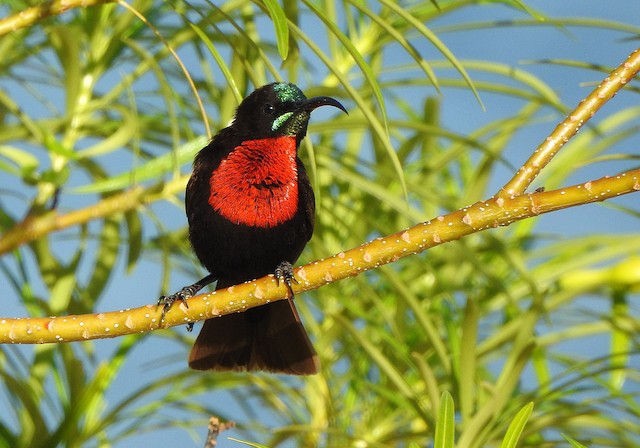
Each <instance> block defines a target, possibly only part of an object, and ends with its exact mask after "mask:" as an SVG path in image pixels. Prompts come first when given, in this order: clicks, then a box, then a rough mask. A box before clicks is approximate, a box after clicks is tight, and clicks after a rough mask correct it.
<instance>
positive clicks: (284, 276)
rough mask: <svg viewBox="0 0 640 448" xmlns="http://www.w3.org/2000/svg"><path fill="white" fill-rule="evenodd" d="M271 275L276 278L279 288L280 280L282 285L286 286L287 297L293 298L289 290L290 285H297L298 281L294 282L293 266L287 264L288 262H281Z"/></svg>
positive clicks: (291, 290) (291, 291) (290, 289)
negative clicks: (294, 283)
mask: <svg viewBox="0 0 640 448" xmlns="http://www.w3.org/2000/svg"><path fill="white" fill-rule="evenodd" d="M273 275H274V276H275V278H276V284H277V285H278V286H280V280H282V281H283V282H284V284H285V285H287V290H288V291H289V296H290V297H293V289H292V288H291V284H292V283H293V282H296V283H298V280H296V277H295V275H293V266H292V265H291V263H289V262H288V261H283V262H282V263H280V264H279V265H278V267H276V270H275V271H274V273H273Z"/></svg>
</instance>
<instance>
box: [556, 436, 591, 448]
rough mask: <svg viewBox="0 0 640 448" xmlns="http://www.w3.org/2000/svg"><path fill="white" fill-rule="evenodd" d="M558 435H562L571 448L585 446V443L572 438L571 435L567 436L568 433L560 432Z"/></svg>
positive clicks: (582, 447)
mask: <svg viewBox="0 0 640 448" xmlns="http://www.w3.org/2000/svg"><path fill="white" fill-rule="evenodd" d="M560 435H561V436H562V437H564V439H565V440H566V441H567V442H569V443H570V444H571V446H572V447H573V448H587V446H586V445H583V444H582V443H580V442H578V441H577V440H575V439H572V438H571V437H569V436H568V435H566V434H562V433H560Z"/></svg>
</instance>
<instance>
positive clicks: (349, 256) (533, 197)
mask: <svg viewBox="0 0 640 448" xmlns="http://www.w3.org/2000/svg"><path fill="white" fill-rule="evenodd" d="M637 191H640V169H638V170H633V171H628V172H626V173H623V174H620V175H618V176H615V177H604V178H602V179H598V180H594V181H589V182H587V183H584V184H580V185H574V186H572V187H568V188H562V189H558V190H553V191H548V192H541V193H533V194H523V195H519V196H514V197H506V198H502V197H497V198H492V199H489V200H487V201H482V202H478V203H476V204H473V205H471V206H469V207H465V208H463V209H461V210H458V211H455V212H453V213H449V214H447V215H444V216H439V217H438V218H436V219H433V220H431V221H427V222H425V223H421V224H418V225H416V226H413V227H411V228H409V229H407V230H404V231H402V232H398V233H395V234H393V235H390V236H387V237H384V238H378V239H376V240H374V241H371V242H370V243H367V244H364V245H362V246H360V247H357V248H355V249H351V250H350V251H348V252H343V253H339V254H337V255H335V256H333V257H331V258H327V259H324V260H321V261H316V262H313V263H309V264H307V265H305V266H302V267H300V268H298V269H296V270H295V276H296V278H297V279H298V280H299V281H300V283H299V284H294V285H293V289H294V292H295V293H297V294H299V293H301V292H305V291H310V290H312V289H317V288H319V287H321V286H323V285H325V284H327V283H331V282H334V281H337V280H342V279H345V278H348V277H355V276H356V275H359V274H361V273H363V272H365V271H368V270H370V269H375V268H377V267H379V266H382V265H384V264H387V263H391V262H394V261H397V260H399V259H400V258H404V257H407V256H409V255H413V254H417V253H420V252H423V251H425V250H427V249H429V248H430V247H434V246H438V245H441V244H444V243H447V242H450V241H454V240H457V239H460V238H462V237H463V236H466V235H469V234H471V233H475V232H479V231H482V230H486V229H490V228H494V227H499V226H507V225H509V224H511V223H513V222H516V221H521V220H523V219H527V218H531V217H534V216H538V215H540V214H543V213H549V212H553V211H556V210H560V209H563V208H568V207H574V206H577V205H582V204H587V203H590V202H597V201H604V200H606V199H610V198H614V197H617V196H621V195H623V194H628V193H633V192H637ZM286 295H287V290H286V287H285V286H284V285H282V284H280V285H279V286H278V285H277V283H276V281H275V279H274V277H273V275H269V276H266V277H263V278H261V279H259V280H253V281H250V282H246V283H243V284H240V285H237V286H232V287H230V288H227V289H225V290H220V291H214V292H211V293H208V294H201V295H198V296H195V297H193V298H191V299H189V308H187V307H186V306H185V305H184V304H183V303H179V304H177V305H175V306H174V307H173V308H171V310H169V312H167V314H166V316H165V320H164V322H160V314H161V307H158V306H155V305H147V306H143V307H140V308H135V309H127V310H120V311H114V312H109V313H98V314H85V315H81V316H62V317H47V318H29V319H10V318H4V319H0V343H19V344H35V343H37V344H42V343H49V342H71V341H85V340H89V339H101V338H109V337H116V336H123V335H126V334H133V333H143V332H147V331H153V330H157V329H159V328H166V327H171V326H175V325H182V324H185V323H188V322H195V321H198V320H202V319H210V318H213V317H217V316H223V315H225V314H231V313H238V312H243V311H246V310H247V309H249V308H253V307H256V306H260V305H264V304H266V303H269V302H272V301H274V300H281V299H284V298H285V297H286Z"/></svg>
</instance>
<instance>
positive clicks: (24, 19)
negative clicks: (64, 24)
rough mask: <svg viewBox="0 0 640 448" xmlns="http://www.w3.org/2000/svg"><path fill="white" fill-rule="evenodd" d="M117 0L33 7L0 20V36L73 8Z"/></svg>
mask: <svg viewBox="0 0 640 448" xmlns="http://www.w3.org/2000/svg"><path fill="white" fill-rule="evenodd" d="M114 1H115V0H52V1H49V2H46V3H43V4H42V5H38V6H32V7H31V8H27V9H25V10H23V11H20V12H19V13H18V14H14V15H12V16H9V17H5V18H4V19H0V36H3V35H5V34H9V33H11V32H13V31H16V30H19V29H21V28H26V27H29V26H31V25H33V24H34V23H36V22H37V21H39V20H41V19H44V18H46V17H49V16H56V15H58V14H62V13H63V12H65V11H68V10H70V9H73V8H79V7H86V6H95V5H101V4H103V3H113V2H114Z"/></svg>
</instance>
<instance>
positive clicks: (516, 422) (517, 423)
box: [500, 403, 533, 448]
mask: <svg viewBox="0 0 640 448" xmlns="http://www.w3.org/2000/svg"><path fill="white" fill-rule="evenodd" d="M531 411H533V403H528V404H527V405H526V406H525V407H523V408H522V409H520V411H518V413H517V414H516V416H515V417H514V418H513V420H512V421H511V423H510V424H509V427H508V428H507V433H506V434H505V436H504V439H502V443H501V444H500V448H516V446H517V445H518V441H519V440H520V436H521V435H522V430H523V429H524V426H525V425H526V424H527V420H528V419H529V416H530V415H531Z"/></svg>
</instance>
